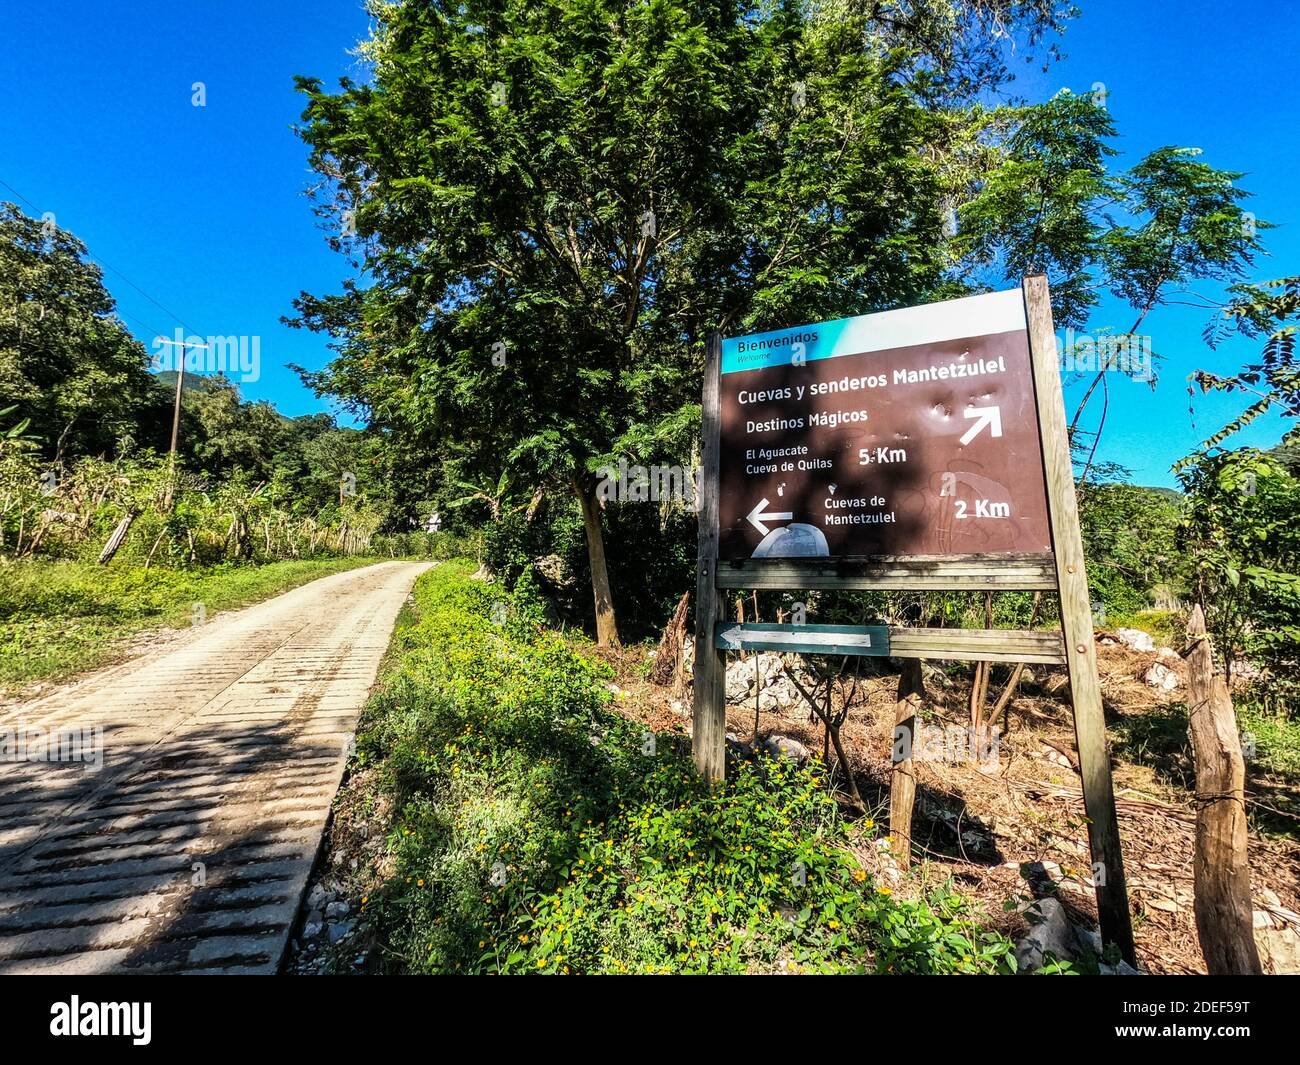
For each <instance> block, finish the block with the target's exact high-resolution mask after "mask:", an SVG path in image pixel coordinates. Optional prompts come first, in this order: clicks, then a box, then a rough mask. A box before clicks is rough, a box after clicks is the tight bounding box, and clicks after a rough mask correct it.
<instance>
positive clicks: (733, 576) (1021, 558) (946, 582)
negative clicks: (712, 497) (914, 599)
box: [718, 552, 1056, 592]
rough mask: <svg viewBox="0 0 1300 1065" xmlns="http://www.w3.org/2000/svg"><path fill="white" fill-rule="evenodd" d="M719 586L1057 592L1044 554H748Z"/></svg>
mask: <svg viewBox="0 0 1300 1065" xmlns="http://www.w3.org/2000/svg"><path fill="white" fill-rule="evenodd" d="M718 587H719V588H758V589H799V590H802V589H808V590H817V589H822V588H835V589H841V590H844V589H847V590H852V591H869V590H871V589H879V588H903V589H907V590H908V591H918V590H926V589H928V590H936V589H937V590H943V591H954V590H961V591H980V590H992V591H1003V592H1014V591H1035V590H1050V591H1055V590H1056V571H1055V568H1054V566H1053V563H1052V556H1051V555H1050V554H1048V553H1045V552H1042V553H1039V552H1034V553H1018V554H995V555H989V554H983V555H864V556H860V557H845V558H837V559H826V558H751V559H738V560H735V561H729V562H723V563H722V564H721V565H720V566H719V568H718Z"/></svg>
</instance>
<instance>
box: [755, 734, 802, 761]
mask: <svg viewBox="0 0 1300 1065" xmlns="http://www.w3.org/2000/svg"><path fill="white" fill-rule="evenodd" d="M763 750H765V751H766V752H767V753H768V754H770V755H772V756H773V757H774V758H788V759H790V761H792V762H794V763H796V764H797V765H803V764H804V763H805V762H806V761H808V759H809V758H811V757H812V754H811V752H810V751H809V750H808V748H807V747H805V746H804V745H803V744H802V743H800V742H799V741H798V740H792V739H791V738H790V737H789V736H776V735H773V736H768V738H767V739H765V740H764V741H763Z"/></svg>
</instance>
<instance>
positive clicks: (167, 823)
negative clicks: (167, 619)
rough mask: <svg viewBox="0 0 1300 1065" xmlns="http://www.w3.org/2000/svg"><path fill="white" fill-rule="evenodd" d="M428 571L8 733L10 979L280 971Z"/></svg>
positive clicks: (3, 853)
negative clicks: (391, 646) (371, 701)
mask: <svg viewBox="0 0 1300 1065" xmlns="http://www.w3.org/2000/svg"><path fill="white" fill-rule="evenodd" d="M427 568H428V564H426V563H414V562H385V563H381V564H379V565H375V566H367V567H365V568H364V569H356V570H351V571H348V572H346V573H339V574H335V575H333V576H330V577H323V578H321V579H320V580H317V581H313V582H312V583H310V584H306V585H303V586H302V587H300V588H297V589H295V590H294V591H291V592H287V593H285V594H284V595H281V596H279V597H277V598H275V599H272V600H270V601H268V602H265V603H260V604H258V605H256V606H252V607H247V608H245V609H243V610H239V611H235V612H231V613H227V614H222V615H219V616H217V617H214V618H212V619H211V620H209V621H208V622H206V623H205V624H203V625H200V626H197V627H196V628H194V629H193V630H192V631H190V632H188V633H186V634H184V636H182V637H181V638H180V639H178V640H175V641H173V642H170V643H168V644H167V646H165V647H164V648H162V649H160V650H157V651H154V652H151V653H148V654H146V655H144V656H143V657H140V658H136V659H134V660H132V661H130V662H127V663H126V664H124V665H121V666H117V667H114V668H111V669H107V670H103V671H100V672H98V673H94V674H92V675H90V676H89V677H88V678H87V679H86V680H84V681H82V682H81V683H79V684H77V685H75V686H72V687H70V688H67V689H64V690H61V691H59V692H56V693H54V694H52V695H49V696H47V697H45V698H41V699H39V700H36V701H34V702H30V703H27V704H24V705H19V706H17V707H13V708H10V709H7V710H6V711H4V712H3V713H2V714H0V973H37V972H57V973H103V972H151V973H152V972H240V973H271V972H274V971H275V970H276V968H277V967H278V965H279V963H280V960H281V957H282V955H283V954H284V950H285V946H286V944H287V942H288V937H289V932H290V929H291V927H292V924H293V921H294V917H295V915H296V912H297V909H298V904H299V899H300V898H301V895H302V892H303V889H304V886H305V885H306V882H307V875H308V873H309V872H310V870H311V867H312V863H313V861H314V860H315V857H316V853H317V850H318V848H319V846H320V841H321V834H322V831H323V830H324V827H325V822H326V816H327V814H328V812H329V806H330V802H331V800H332V799H333V797H334V793H335V791H336V790H337V789H338V785H339V780H340V778H341V776H342V773H343V767H344V762H345V760H346V756H347V747H348V743H349V740H350V737H351V734H352V732H353V730H354V729H355V727H356V723H357V719H358V716H359V714H360V711H361V708H362V705H363V704H364V702H365V699H366V696H367V693H368V692H369V690H370V687H371V685H372V684H373V683H374V680H375V674H376V671H377V669H378V666H379V661H380V658H381V657H382V656H383V653H384V650H385V648H386V647H387V645H388V640H389V636H390V635H391V632H392V628H393V622H394V620H395V619H396V617H397V612H398V610H399V609H400V608H401V606H402V603H403V601H404V600H405V599H406V597H407V595H408V594H409V592H410V590H411V585H412V584H413V583H414V581H415V578H416V577H417V576H418V575H419V574H420V573H421V572H423V571H424V570H425V569H427ZM6 730H7V731H6ZM99 735H102V749H100V753H102V759H100V760H99V764H95V762H96V753H97V746H96V738H97V736H99ZM54 737H57V743H58V745H60V749H61V752H62V754H63V755H64V757H65V758H66V757H69V756H73V755H76V756H80V757H81V758H83V759H87V758H88V759H89V761H78V762H73V761H63V762H59V761H53V760H49V759H50V757H51V756H50V754H49V753H48V750H49V748H50V747H52V746H55V743H54V742H52V741H53V738H54ZM6 738H7V739H8V742H9V743H10V745H11V748H10V751H9V752H8V753H6V752H5V750H4V743H5V741H6ZM20 741H21V742H24V743H25V744H26V751H25V752H22V753H24V755H25V760H17V761H15V760H12V759H14V758H15V756H16V754H17V753H19V752H18V748H17V746H16V745H17V743H18V742H20ZM78 741H84V746H82V747H80V748H78V746H77V742H78ZM42 745H44V746H45V748H46V751H47V753H46V760H32V759H33V752H35V754H36V756H37V757H39V754H40V750H41V747H42Z"/></svg>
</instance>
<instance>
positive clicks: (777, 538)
mask: <svg viewBox="0 0 1300 1065" xmlns="http://www.w3.org/2000/svg"><path fill="white" fill-rule="evenodd" d="M830 553H831V549H830V547H829V546H828V545H827V543H826V536H825V535H824V534H823V533H822V531H821V529H819V528H817V526H815V525H808V524H805V523H804V522H801V521H797V522H795V523H794V524H793V525H787V526H785V527H784V528H781V529H773V530H772V531H771V532H770V533H768V534H767V535H766V536H764V537H763V540H762V542H761V543H760V544H759V545H758V546H757V547H756V548H754V555H753V557H754V558H805V557H808V556H812V555H829V554H830Z"/></svg>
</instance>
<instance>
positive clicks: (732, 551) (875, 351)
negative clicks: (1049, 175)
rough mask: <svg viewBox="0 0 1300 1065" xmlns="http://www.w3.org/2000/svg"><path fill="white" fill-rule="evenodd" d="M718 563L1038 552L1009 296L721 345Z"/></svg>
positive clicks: (1028, 401) (1028, 395)
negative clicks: (822, 557)
mask: <svg viewBox="0 0 1300 1065" xmlns="http://www.w3.org/2000/svg"><path fill="white" fill-rule="evenodd" d="M721 371H722V372H721V378H720V410H721V453H720V456H719V477H720V488H719V510H720V514H719V542H718V557H719V558H720V559H744V558H790V557H800V556H819V555H821V556H830V557H839V556H853V555H875V554H888V555H913V554H915V555H944V554H961V555H964V554H997V553H1011V552H1045V551H1050V550H1051V549H1052V548H1051V533H1050V523H1049V520H1048V513H1047V498H1046V483H1045V478H1044V473H1043V457H1042V450H1041V442H1040V433H1039V426H1038V415H1037V408H1036V403H1035V396H1034V384H1033V374H1032V369H1031V364H1030V353H1029V342H1028V337H1027V333H1026V326H1025V315H1024V305H1023V301H1022V297H1021V293H1020V292H1019V291H1013V292H1008V293H993V294H991V295H988V296H976V297H971V298H969V299H962V300H953V301H949V302H946V303H941V304H934V305H931V306H930V307H915V308H908V309H906V310H902V311H889V312H885V313H883V314H876V315H866V316H863V317H860V318H850V319H844V320H842V321H838V322H823V323H818V324H816V325H810V326H802V327H799V328H796V329H788V330H780V331H778V332H774V333H763V334H758V335H755V336H748V337H736V338H732V339H730V340H724V341H723V344H722V366H721Z"/></svg>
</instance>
